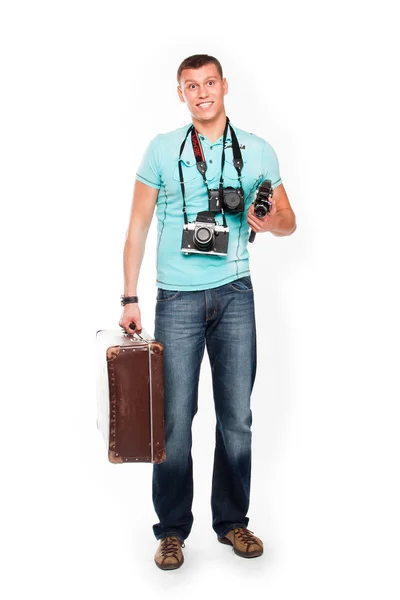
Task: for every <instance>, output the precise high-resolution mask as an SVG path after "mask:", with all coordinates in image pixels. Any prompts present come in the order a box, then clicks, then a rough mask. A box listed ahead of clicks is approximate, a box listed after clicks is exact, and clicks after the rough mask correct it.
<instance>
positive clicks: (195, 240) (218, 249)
mask: <svg viewBox="0 0 400 600" xmlns="http://www.w3.org/2000/svg"><path fill="white" fill-rule="evenodd" d="M228 238H229V227H223V226H222V225H218V223H217V222H216V220H215V219H214V215H213V213H212V212H209V211H204V212H199V213H198V214H197V217H196V220H195V221H193V222H192V223H185V225H184V226H183V232H182V247H181V250H182V252H183V253H184V254H214V255H217V256H226V255H227V254H228Z"/></svg>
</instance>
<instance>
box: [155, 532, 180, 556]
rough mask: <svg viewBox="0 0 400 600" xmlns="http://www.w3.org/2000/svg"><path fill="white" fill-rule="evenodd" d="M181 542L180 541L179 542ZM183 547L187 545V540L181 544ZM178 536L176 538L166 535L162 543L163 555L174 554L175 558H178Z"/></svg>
mask: <svg viewBox="0 0 400 600" xmlns="http://www.w3.org/2000/svg"><path fill="white" fill-rule="evenodd" d="M179 543H180V542H179ZM181 547H182V548H184V547H185V542H183V543H182V544H181ZM178 549H179V546H178V538H176V537H175V536H173V537H169V536H167V537H165V538H163V540H162V544H161V555H162V556H167V555H168V554H169V555H170V556H173V557H174V558H178V556H177V554H178Z"/></svg>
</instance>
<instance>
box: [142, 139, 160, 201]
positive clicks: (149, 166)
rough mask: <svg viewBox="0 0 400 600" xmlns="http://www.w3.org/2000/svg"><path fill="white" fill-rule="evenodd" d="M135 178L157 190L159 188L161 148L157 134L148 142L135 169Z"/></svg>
mask: <svg viewBox="0 0 400 600" xmlns="http://www.w3.org/2000/svg"><path fill="white" fill-rule="evenodd" d="M136 179H138V180H139V181H141V182H142V183H145V184H146V185H149V186H151V187H154V188H156V189H158V190H159V189H160V188H161V148H160V139H159V136H158V135H156V137H155V138H153V139H152V140H151V142H150V143H149V144H148V146H147V148H146V150H145V152H144V154H143V157H142V160H141V162H140V165H139V168H138V170H137V171H136Z"/></svg>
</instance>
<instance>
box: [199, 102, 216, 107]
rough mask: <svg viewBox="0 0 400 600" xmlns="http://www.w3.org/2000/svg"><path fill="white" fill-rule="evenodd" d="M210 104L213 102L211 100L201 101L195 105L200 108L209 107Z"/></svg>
mask: <svg viewBox="0 0 400 600" xmlns="http://www.w3.org/2000/svg"><path fill="white" fill-rule="evenodd" d="M212 104H214V103H213V102H201V103H200V104H197V106H198V107H200V108H209V107H210V106H211V105H212Z"/></svg>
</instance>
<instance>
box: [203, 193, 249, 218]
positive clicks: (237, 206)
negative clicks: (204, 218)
mask: <svg viewBox="0 0 400 600" xmlns="http://www.w3.org/2000/svg"><path fill="white" fill-rule="evenodd" d="M208 205H209V209H210V211H211V212H219V211H220V210H221V208H223V209H224V210H226V211H229V212H232V213H239V212H243V211H244V192H243V189H242V188H241V187H239V188H233V187H226V188H223V189H222V202H221V198H220V193H219V190H208Z"/></svg>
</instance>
